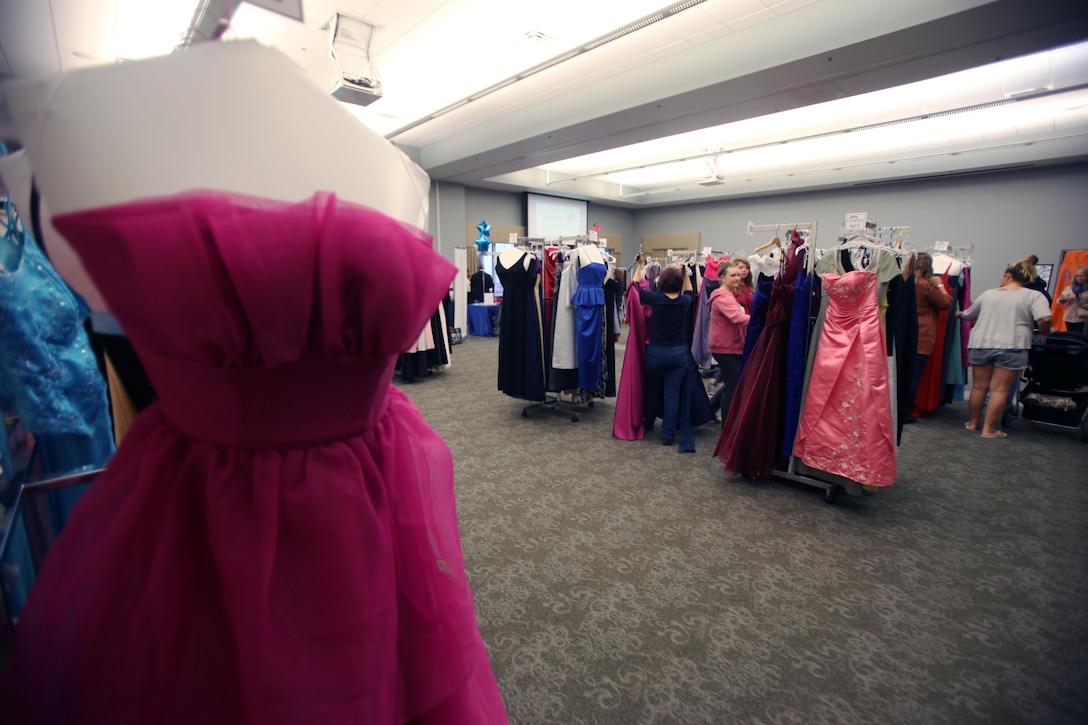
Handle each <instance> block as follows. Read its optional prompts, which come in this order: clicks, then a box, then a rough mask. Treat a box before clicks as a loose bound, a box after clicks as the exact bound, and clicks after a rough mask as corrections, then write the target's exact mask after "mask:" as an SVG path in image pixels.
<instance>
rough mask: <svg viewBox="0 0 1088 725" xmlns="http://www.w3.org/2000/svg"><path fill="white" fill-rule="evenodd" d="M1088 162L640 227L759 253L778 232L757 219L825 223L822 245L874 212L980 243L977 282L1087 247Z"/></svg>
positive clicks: (765, 200)
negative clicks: (845, 224) (759, 230)
mask: <svg viewBox="0 0 1088 725" xmlns="http://www.w3.org/2000/svg"><path fill="white" fill-rule="evenodd" d="M1086 199H1088V164H1072V165H1067V166H1057V167H1047V168H1042V169H1028V170H1024V171H1015V172H1005V173H995V174H983V175H977V176H971V177H961V178H955V179H942V180H926V181H917V182H903V183H897V184H887V185H881V186H875V187H868V188H851V189H844V190H841V191H823V192H815V193H809V194H790V195H781V196H773V197H760V198H753V199H742V200H738V201H729V202H717V203H707V204H697V205H685V206H678V207H668V208H662V209H643V210H639V212H638V213H637V214H636V216H635V233H636V235H637V236H638V237H641V236H642V235H645V234H658V233H665V232H686V231H698V232H701V233H702V244H703V246H710V247H713V248H714V249H722V250H728V251H734V252H743V253H748V252H751V250H752V249H753V248H755V247H756V246H758V245H760V244H763V243H764V242H766V241H768V240H769V239H770V235H756V236H753V237H749V236H748V235H747V234H746V226H747V223H748V221H753V222H755V223H756V224H773V223H778V222H805V221H816V222H818V225H819V228H818V235H817V241H816V245H817V246H818V247H827V246H830V245H832V244H834V243H835V239H836V237H837V236H838V233H839V229H840V227H841V225H842V220H843V216H844V214H846V213H847V212H868V213H869V218H870V219H874V220H876V221H877V222H878V223H879V224H881V225H884V226H900V225H910V226H911V227H913V231H912V233H911V235H910V241H911V243H912V244H913V245H914V247H915V248H916V249H919V250H920V249H923V248H925V247H926V246H928V245H931V244H932V243H933V242H935V241H947V242H950V243H952V244H955V245H967V244H973V245H974V247H975V249H974V256H973V259H972V268H973V270H972V281H973V282H974V284H975V289H978V288H979V285H981V286H982V289H985V288H986V287H991V286H996V285H997V284H998V283H999V282H1000V280H1001V274H1002V272H1003V271H1004V269H1005V266H1006V265H1007V264H1008V263H1009V262H1012V261H1015V260H1017V259H1021V258H1023V257H1025V256H1027V255H1028V254H1032V253H1034V254H1035V255H1037V256H1038V257H1039V261H1040V262H1041V263H1044V264H1045V263H1051V264H1057V263H1058V261H1059V257H1060V250H1062V249H1084V248H1088V241H1086V240H1085V239H1084V238H1083V233H1084V230H1085V229H1086V228H1088V201H1086Z"/></svg>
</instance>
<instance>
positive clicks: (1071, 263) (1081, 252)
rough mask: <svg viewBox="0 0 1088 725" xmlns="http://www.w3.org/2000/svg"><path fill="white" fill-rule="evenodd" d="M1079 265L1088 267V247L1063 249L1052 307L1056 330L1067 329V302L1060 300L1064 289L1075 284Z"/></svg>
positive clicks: (1051, 311)
mask: <svg viewBox="0 0 1088 725" xmlns="http://www.w3.org/2000/svg"><path fill="white" fill-rule="evenodd" d="M1077 267H1088V249H1063V250H1062V261H1061V263H1060V264H1059V265H1058V279H1057V280H1056V281H1055V282H1054V304H1053V305H1051V307H1050V313H1051V314H1052V315H1053V319H1052V320H1051V326H1052V329H1053V330H1054V331H1055V332H1064V331H1065V304H1064V303H1062V302H1058V297H1059V296H1061V293H1062V291H1063V290H1064V289H1065V288H1066V287H1068V286H1069V285H1071V284H1073V274H1074V273H1075V272H1076V271H1077Z"/></svg>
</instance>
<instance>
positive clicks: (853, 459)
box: [793, 271, 896, 486]
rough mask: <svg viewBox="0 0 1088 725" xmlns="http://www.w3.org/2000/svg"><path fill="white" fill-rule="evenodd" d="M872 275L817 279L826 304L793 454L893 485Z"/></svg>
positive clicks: (884, 366)
mask: <svg viewBox="0 0 1088 725" xmlns="http://www.w3.org/2000/svg"><path fill="white" fill-rule="evenodd" d="M878 285H879V282H878V280H877V275H876V273H875V272H869V271H854V272H847V273H846V274H843V275H836V274H830V273H829V274H825V275H824V276H823V277H822V288H823V292H824V294H826V295H828V297H829V302H828V307H827V313H826V316H825V318H824V324H823V331H822V333H821V335H820V341H819V345H818V347H817V349H816V359H815V361H814V362H813V365H812V375H811V377H810V379H809V384H808V393H807V396H806V398H805V407H804V412H803V413H802V415H801V422H800V425H799V426H798V430H797V440H796V442H795V443H794V447H793V452H794V455H796V456H799V457H800V458H801V460H802V461H803V462H804V463H805V464H806V465H809V466H812V467H814V468H818V469H820V470H822V471H827V472H828V473H834V474H837V475H839V476H845V477H846V478H849V479H851V480H853V481H857V482H858V483H861V484H866V485H872V486H889V485H891V484H893V483H895V477H896V462H895V427H894V425H893V421H892V408H891V392H890V390H889V381H888V359H887V353H886V346H885V341H884V340H885V337H884V327H883V323H882V322H881V318H880V304H879V302H878V300H877V289H878Z"/></svg>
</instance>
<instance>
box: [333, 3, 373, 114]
mask: <svg viewBox="0 0 1088 725" xmlns="http://www.w3.org/2000/svg"><path fill="white" fill-rule="evenodd" d="M328 28H329V57H330V58H332V64H333V67H334V68H335V69H336V84H335V85H334V86H333V89H332V91H331V93H332V96H333V98H335V99H336V100H338V101H343V102H344V103H352V104H355V105H356V106H369V105H370V104H371V103H373V102H374V101H376V100H378V99H379V98H381V97H382V82H381V79H380V78H379V77H378V69H377V68H375V67H374V64H373V63H372V62H371V60H370V41H371V40H372V39H373V38H374V33H376V32H377V30H378V27H377V26H376V25H374V24H373V23H368V22H367V21H365V20H360V19H359V18H353V17H351V16H350V15H344V14H343V13H336V15H333V16H332V19H331V20H329V24H328ZM345 67H347V68H350V69H351V70H348V71H345V70H344V68H345Z"/></svg>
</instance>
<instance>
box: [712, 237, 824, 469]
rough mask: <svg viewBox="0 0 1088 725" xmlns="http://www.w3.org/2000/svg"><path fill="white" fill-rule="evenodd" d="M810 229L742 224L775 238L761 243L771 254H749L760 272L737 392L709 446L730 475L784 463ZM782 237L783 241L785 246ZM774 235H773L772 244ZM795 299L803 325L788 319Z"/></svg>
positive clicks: (804, 332) (802, 331) (803, 328)
mask: <svg viewBox="0 0 1088 725" xmlns="http://www.w3.org/2000/svg"><path fill="white" fill-rule="evenodd" d="M816 226H817V223H816V222H814V221H813V222H796V223H790V224H761V225H756V224H753V223H752V222H749V223H748V230H749V234H754V233H756V232H774V234H775V236H774V239H772V241H771V243H770V244H769V245H763V246H764V247H768V248H769V247H774V249H773V253H772V254H770V255H763V256H761V255H759V254H758V252H757V253H756V254H753V255H752V256H751V257H750V258H749V264H750V265H751V267H752V272H753V274H757V275H758V280H757V284H756V292H755V295H754V297H753V301H752V316H751V320H750V321H749V325H748V333H747V336H746V338H745V351H744V353H743V355H742V358H741V373H740V379H739V381H738V384H737V393H736V396H735V397H734V398H733V404H732V406H731V407H730V409H729V413H728V414H727V416H726V418H725V422H724V424H723V426H722V433H721V435H720V437H719V438H718V443H717V446H716V447H715V449H714V455H715V456H716V457H717V458H718V459H719V460H721V461H722V464H723V466H724V467H725V470H726V471H728V472H730V473H737V474H741V475H744V476H747V477H749V478H766V477H770V476H772V475H774V474H776V472H777V471H778V470H780V469H781V468H782V466H781V459H782V447H783V444H784V438H785V430H786V428H787V424H786V416H787V408H788V405H787V401H788V400H790V398H791V396H795V394H794V393H792V392H791V391H790V390H788V389H787V381H788V380H799V379H800V377H799V375H798V371H797V370H792V371H791V370H789V369H788V368H787V364H788V362H789V361H793V362H794V364H795V365H796V363H797V362H798V361H800V365H801V367H803V364H804V355H803V350H804V348H805V340H806V338H807V336H808V316H809V315H808V309H809V304H808V301H809V294H808V292H802V294H801V295H800V296H799V297H798V295H797V289H798V287H799V286H800V287H801V289H802V290H807V289H808V288H809V284H810V283H809V280H811V276H812V266H813V259H814V257H813V255H812V253H811V251H812V246H813V245H814V244H815V238H816ZM784 230H785V231H784ZM803 232H804V233H805V234H807V237H806V236H805V235H804V234H802V233H803ZM780 234H785V235H786V238H787V240H788V241H787V243H786V244H785V246H784V247H783V246H782V243H781V240H780V238H779V235H780ZM775 240H779V241H778V243H777V244H775V243H774V242H775ZM758 249H759V248H758V247H757V250H758ZM795 297H796V298H799V299H801V300H802V302H801V306H800V313H801V315H802V316H803V318H804V322H803V323H802V324H794V323H793V320H794V308H795ZM798 351H800V355H798Z"/></svg>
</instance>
